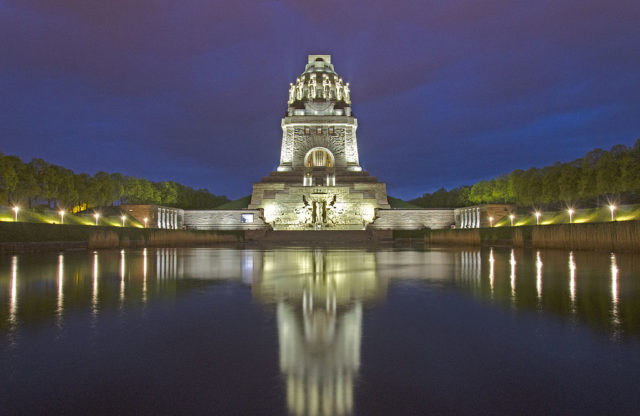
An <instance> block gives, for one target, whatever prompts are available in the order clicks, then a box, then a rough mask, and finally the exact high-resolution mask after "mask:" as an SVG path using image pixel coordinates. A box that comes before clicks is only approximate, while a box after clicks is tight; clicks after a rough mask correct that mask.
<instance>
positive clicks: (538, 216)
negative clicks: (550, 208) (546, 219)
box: [536, 211, 542, 225]
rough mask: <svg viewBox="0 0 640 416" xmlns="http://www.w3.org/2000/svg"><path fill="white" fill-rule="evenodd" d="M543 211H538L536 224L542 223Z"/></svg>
mask: <svg viewBox="0 0 640 416" xmlns="http://www.w3.org/2000/svg"><path fill="white" fill-rule="evenodd" d="M541 215H542V213H540V211H536V225H540V216H541Z"/></svg>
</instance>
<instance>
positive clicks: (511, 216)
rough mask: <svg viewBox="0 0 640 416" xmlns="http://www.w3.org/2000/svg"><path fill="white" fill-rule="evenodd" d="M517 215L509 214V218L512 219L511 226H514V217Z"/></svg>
mask: <svg viewBox="0 0 640 416" xmlns="http://www.w3.org/2000/svg"><path fill="white" fill-rule="evenodd" d="M515 217H516V216H515V215H513V214H510V215H509V219H510V220H511V226H512V227H513V219H514V218H515Z"/></svg>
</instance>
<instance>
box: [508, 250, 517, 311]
mask: <svg viewBox="0 0 640 416" xmlns="http://www.w3.org/2000/svg"><path fill="white" fill-rule="evenodd" d="M509 265H510V266H511V272H510V273H509V282H510V283H511V300H512V301H514V302H515V300H516V256H515V252H514V250H513V249H511V256H510V257H509Z"/></svg>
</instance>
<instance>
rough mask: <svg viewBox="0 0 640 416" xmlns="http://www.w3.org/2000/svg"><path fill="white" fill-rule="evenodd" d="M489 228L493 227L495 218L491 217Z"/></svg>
mask: <svg viewBox="0 0 640 416" xmlns="http://www.w3.org/2000/svg"><path fill="white" fill-rule="evenodd" d="M489 227H493V217H489Z"/></svg>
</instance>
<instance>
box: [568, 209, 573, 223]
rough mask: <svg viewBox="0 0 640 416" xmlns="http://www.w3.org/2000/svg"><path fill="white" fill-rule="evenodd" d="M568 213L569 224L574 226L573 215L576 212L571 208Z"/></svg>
mask: <svg viewBox="0 0 640 416" xmlns="http://www.w3.org/2000/svg"><path fill="white" fill-rule="evenodd" d="M567 212H568V213H569V224H573V213H574V212H575V211H574V210H573V208H569V209H568V210H567Z"/></svg>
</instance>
